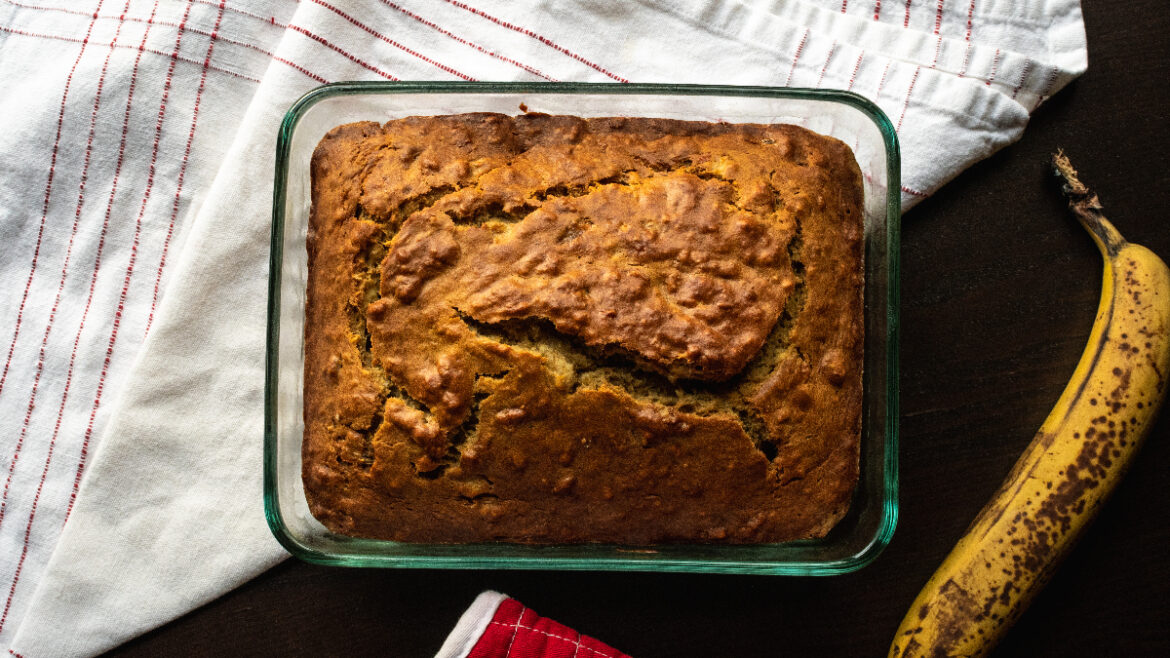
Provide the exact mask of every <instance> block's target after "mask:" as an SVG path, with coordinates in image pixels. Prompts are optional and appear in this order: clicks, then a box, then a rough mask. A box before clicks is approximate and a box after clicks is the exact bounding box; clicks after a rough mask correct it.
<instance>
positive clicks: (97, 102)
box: [0, 0, 130, 632]
mask: <svg viewBox="0 0 1170 658" xmlns="http://www.w3.org/2000/svg"><path fill="white" fill-rule="evenodd" d="M99 7H100V6H99ZM128 9H130V0H126V5H125V6H124V7H123V8H122V13H126V11H127V10H128ZM95 20H96V19H95ZM122 25H123V23H118V27H117V29H116V30H115V31H114V39H113V41H114V42H115V43H116V42H117V41H118V37H119V36H120V35H121V33H122ZM113 54H114V49H113V48H112V47H111V48H110V49H109V51H107V52H106V58H105V61H103V63H102V72H101V74H100V76H99V77H98V83H97V89H96V91H95V92H94V98H93V111H92V112H91V113H90V121H89V137H88V139H87V140H86V144H85V160H84V165H83V166H82V170H81V182H80V185H79V189H78V192H77V210H76V212H75V213H74V219H73V232H72V234H70V236H69V246H68V247H67V249H66V251H65V260H64V262H63V263H62V265H61V282H60V283H59V284H58V286H57V296H56V298H55V299H54V300H53V308H52V310H50V311H49V319H48V322H46V324H45V335H44V338H43V339H42V340H41V350H40V356H39V358H38V360H37V373H36V376H35V377H34V378H33V385H32V391H31V392H30V393H29V398H28V411H27V412H26V413H25V416H24V424H23V425H22V426H21V429H20V440H19V441H18V442H17V446H16V454H14V455H13V457H12V464H11V466H10V468H9V469H8V479H7V481H6V482H5V483H4V499H3V501H2V502H0V524H3V522H4V511H5V508H6V507H7V506H8V489H9V485H11V484H12V474H13V472H14V471H15V468H16V461H17V458H18V457H19V456H20V448H21V446H22V445H23V444H24V438H25V436H27V435H28V428H29V424H30V421H31V420H32V412H33V409H34V408H35V407H36V399H37V392H38V390H39V387H40V382H41V374H42V373H43V372H44V369H45V352H46V347H47V345H48V343H49V334H50V333H51V332H52V330H53V321H54V320H55V319H56V316H57V309H58V308H59V307H60V304H61V293H62V292H63V291H64V290H65V279H66V276H67V275H68V273H69V260H70V257H71V256H72V255H73V239H74V237H76V235H77V227H78V225H79V224H80V222H81V209H82V207H83V206H84V205H85V184H86V181H87V180H88V178H89V164H90V162H91V160H92V158H91V155H92V153H93V138H94V133H95V132H96V130H97V116H98V108H99V107H100V106H101V100H102V89H103V87H104V86H105V81H106V72H107V71H109V66H110V57H111V56H112V55H113ZM104 240H105V227H103V230H102V236H101V239H100V240H99V243H98V256H97V260H101V244H102V241H104ZM94 267H95V268H96V267H97V266H96V264H95V266H94ZM53 445H54V443H53V442H50V443H49V449H48V455H47V457H46V460H45V468H44V471H42V473H41V481H40V484H38V485H37V492H36V494H35V495H34V496H33V502H32V509H31V512H30V514H29V521H28V524H27V525H26V526H25V529H24V546H23V548H22V549H21V551H20V559H19V561H18V562H17V563H16V571H15V572H14V573H13V576H12V584H11V585H10V586H9V588H8V598H7V599H6V600H5V602H4V612H3V613H0V632H2V631H3V630H4V624H5V623H6V622H7V621H8V613H9V611H10V610H11V609H12V599H13V595H14V594H15V593H16V583H18V582H19V581H20V574H21V571H22V570H23V569H24V560H25V558H26V557H27V556H28V543H29V539H31V537H32V525H33V524H32V522H33V518H34V516H35V514H36V509H37V503H38V502H39V501H40V498H41V491H42V490H43V488H44V486H45V476H46V475H47V474H48V471H49V464H50V463H51V462H52V459H53Z"/></svg>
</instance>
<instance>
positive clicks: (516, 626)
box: [491, 607, 528, 658]
mask: <svg viewBox="0 0 1170 658" xmlns="http://www.w3.org/2000/svg"><path fill="white" fill-rule="evenodd" d="M527 611H528V608H524V607H521V609H520V616H519V617H517V618H516V622H515V623H514V624H511V626H512V639H511V640H508V646H507V648H505V649H504V658H508V656H510V655H512V645H513V644H516V636H517V635H519V634H520V620H521V619H523V618H524V613H525V612H527ZM491 623H493V624H497V623H498V624H500V625H501V626H507V625H508V624H504V623H502V622H495V621H493V622H491Z"/></svg>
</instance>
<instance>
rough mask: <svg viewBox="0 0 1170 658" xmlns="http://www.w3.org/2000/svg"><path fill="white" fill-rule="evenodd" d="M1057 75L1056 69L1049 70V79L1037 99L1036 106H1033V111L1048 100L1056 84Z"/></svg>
mask: <svg viewBox="0 0 1170 658" xmlns="http://www.w3.org/2000/svg"><path fill="white" fill-rule="evenodd" d="M1056 73H1057V71H1056V69H1055V68H1053V69H1049V70H1048V79H1047V81H1046V82H1045V83H1044V89H1043V90H1041V92H1040V95H1039V97H1037V99H1036V105H1033V106H1032V109H1035V108H1036V107H1038V106H1039V105H1040V103H1043V102H1044V101H1046V100H1048V94H1049V92H1051V91H1052V86H1053V85H1055V84H1056Z"/></svg>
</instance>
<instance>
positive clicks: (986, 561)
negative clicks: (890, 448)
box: [889, 153, 1170, 658]
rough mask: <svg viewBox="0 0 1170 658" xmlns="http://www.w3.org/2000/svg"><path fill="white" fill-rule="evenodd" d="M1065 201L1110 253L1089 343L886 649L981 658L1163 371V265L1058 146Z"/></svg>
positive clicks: (1151, 398) (1095, 487)
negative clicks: (1120, 226) (1117, 222)
mask: <svg viewBox="0 0 1170 658" xmlns="http://www.w3.org/2000/svg"><path fill="white" fill-rule="evenodd" d="M1053 164H1054V166H1055V167H1056V170H1057V172H1058V173H1059V175H1060V176H1061V177H1063V178H1064V181H1065V185H1064V192H1065V194H1066V195H1067V196H1068V197H1069V207H1070V208H1071V209H1072V211H1073V214H1074V215H1076V217H1077V219H1078V220H1080V222H1081V224H1082V225H1083V226H1084V227H1085V228H1086V229H1087V230H1088V231H1089V233H1090V234H1091V235H1092V237H1093V241H1094V242H1096V243H1097V247H1098V249H1100V251H1101V255H1102V257H1103V258H1104V261H1105V273H1104V280H1103V282H1102V285H1101V302H1100V305H1099V307H1098V309H1097V318H1096V321H1095V323H1094V324H1093V329H1092V332H1091V333H1090V334H1089V342H1088V345H1087V346H1086V347H1085V351H1084V353H1083V354H1082V356H1081V360H1080V362H1079V363H1078V364H1077V367H1076V370H1075V371H1074V372H1073V376H1072V379H1071V380H1070V381H1069V383H1068V386H1067V387H1066V388H1065V389H1064V393H1063V394H1062V395H1061V396H1060V399H1059V400H1058V401H1057V403H1056V407H1055V408H1053V410H1052V413H1051V414H1049V416H1048V419H1047V420H1045V421H1044V424H1043V425H1041V426H1040V431H1039V432H1037V433H1036V436H1035V438H1034V439H1032V442H1031V444H1030V445H1029V446H1028V447H1027V449H1026V450H1025V451H1024V453H1023V455H1021V457H1020V459H1019V461H1018V462H1016V465H1015V467H1014V468H1013V469H1012V471H1011V472H1010V473H1009V474H1008V476H1007V479H1006V480H1005V481H1004V483H1003V485H1002V486H1001V487H1000V488H999V490H998V491H997V492H996V493H995V495H994V496H993V497H992V499H991V501H990V502H989V503H988V504H987V505H986V506H985V507H984V508H983V510H982V511H981V512H980V513H979V515H978V516H977V517H976V518H975V520H974V522H973V523H972V524H971V527H970V528H968V530H967V532H966V534H965V535H964V536H963V538H962V539H960V540H959V543H958V544H957V545H956V546H955V548H954V549H953V550H952V551H951V554H950V555H949V556H947V558H946V560H945V561H944V562H943V564H942V566H940V567H939V569H938V571H936V572H935V574H934V576H932V577H931V579H930V581H929V582H927V584H926V587H925V588H924V589H923V590H922V592H921V593H920V594H919V595H918V598H917V599H915V601H914V603H913V604H912V605H911V607H910V611H909V612H908V613H907V615H906V618H905V619H903V620H902V625H901V626H900V627H899V628H898V631H897V633H896V634H895V636H894V642H893V645H892V646H891V647H890V654H889V655H890V656H891V657H894V656H897V657H898V658H907V657H909V656H927V655H929V656H982V655H985V654H986V653H988V652H989V651H991V649H992V648H993V647H994V646H995V644H996V642H998V641H999V639H1000V638H1001V637H1002V636H1003V635H1004V634H1005V633H1006V632H1007V630H1008V628H1010V627H1011V625H1012V623H1014V622H1015V620H1016V619H1017V618H1018V617H1019V615H1020V614H1021V613H1022V612H1023V611H1024V609H1025V608H1026V607H1027V605H1028V603H1029V602H1031V600H1032V598H1033V597H1034V596H1035V594H1036V593H1037V592H1038V591H1039V590H1040V588H1042V587H1043V586H1044V584H1045V583H1046V582H1047V581H1048V579H1049V577H1050V576H1051V575H1052V573H1053V571H1054V570H1055V568H1056V565H1057V563H1058V562H1059V561H1060V559H1061V558H1062V557H1064V555H1065V554H1066V553H1068V551H1069V549H1070V548H1071V547H1072V545H1073V543H1074V542H1075V541H1076V539H1077V538H1078V537H1079V536H1080V535H1081V534H1082V532H1083V530H1084V529H1085V527H1086V526H1087V524H1088V523H1089V521H1090V520H1091V519H1092V517H1093V516H1094V515H1095V513H1096V511H1097V509H1098V508H1099V507H1100V505H1101V503H1102V502H1104V500H1105V498H1106V497H1107V496H1108V495H1109V494H1110V492H1112V491H1113V489H1114V487H1115V486H1116V485H1117V483H1118V482H1119V481H1120V480H1121V477H1122V475H1124V473H1125V471H1126V469H1127V467H1128V466H1129V464H1130V462H1131V461H1132V460H1133V457H1134V455H1135V454H1136V452H1137V450H1138V447H1139V446H1140V444H1141V442H1142V440H1143V439H1144V438H1145V436H1146V434H1147V433H1148V431H1149V429H1150V427H1151V426H1152V425H1153V421H1154V417H1155V414H1156V412H1157V409H1158V406H1159V405H1160V403H1161V401H1162V398H1163V396H1164V394H1165V392H1166V387H1167V375H1168V374H1170V270H1168V269H1167V267H1166V264H1165V263H1163V262H1162V260H1161V259H1159V258H1158V256H1157V255H1155V254H1154V253H1153V252H1151V251H1150V250H1149V249H1146V248H1145V247H1142V246H1139V245H1135V244H1130V243H1128V242H1126V241H1125V239H1124V238H1123V237H1121V234H1120V233H1118V232H1117V229H1115V228H1114V227H1113V225H1112V224H1111V223H1109V221H1108V220H1106V219H1105V216H1104V214H1103V212H1102V208H1101V204H1100V203H1099V201H1098V200H1097V196H1096V195H1094V194H1091V193H1090V192H1089V190H1088V188H1086V187H1085V186H1084V185H1083V184H1082V183H1081V182H1080V181H1079V180H1078V179H1077V175H1076V171H1075V170H1074V169H1073V168H1072V166H1071V165H1070V164H1069V161H1068V159H1067V158H1065V157H1064V155H1063V154H1062V153H1057V154H1056V155H1055V156H1054V157H1053Z"/></svg>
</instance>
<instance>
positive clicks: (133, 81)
mask: <svg viewBox="0 0 1170 658" xmlns="http://www.w3.org/2000/svg"><path fill="white" fill-rule="evenodd" d="M129 7H130V2H129V0H127V2H126V8H125V9H129ZM125 9H124V10H123V11H125ZM157 12H158V0H155V2H154V6H153V8H152V9H151V11H150V17H151V19H153V18H154V16H155V14H156V13H157ZM124 15H125V14H123V16H124ZM94 18H95V19H96V18H97V13H96V12H95V13H94ZM123 24H124V21H123V22H119V23H118V27H119V28H121V26H122V25H123ZM119 33H120V29H119V30H118V31H115V33H114V40H115V41H117V39H118V35H119ZM149 35H150V25H149V24H148V25H147V28H146V30H144V31H143V33H142V42H141V44H140V45H145V44H146V40H147V38H148V37H149ZM111 52H113V49H112V48H111ZM142 53H143V51H142V50H141V49H140V50H139V51H138V54H137V55H136V56H135V58H134V67H133V68H132V69H131V72H130V86H129V90H128V92H127V95H126V110H125V112H124V113H123V115H122V136H121V140H120V141H119V143H118V159H117V162H116V164H115V165H114V178H113V182H112V183H111V185H110V195H109V198H108V200H107V201H106V211H105V215H104V219H103V221H102V235H101V238H100V239H99V241H98V248H97V254H96V256H95V258H94V266H93V274H92V275H91V277H90V282H89V297H88V298H87V299H86V301H85V310H84V311H83V312H82V314H81V322H80V324H79V325H78V327H77V336H76V337H74V339H73V351H72V353H71V354H70V355H69V370H68V373H67V375H66V378H65V388H64V390H62V392H61V404H60V405H59V406H58V408H57V421H56V423H54V425H53V435H52V437H51V438H50V439H49V449H48V452H47V454H46V455H45V466H44V468H43V469H42V470H41V480H40V482H39V483H38V484H37V491H36V494H35V495H34V496H33V502H32V507H31V508H30V509H29V513H28V523H27V524H26V525H25V530H24V547H23V548H22V549H21V553H20V560H19V561H18V562H17V564H16V571H15V573H14V574H13V576H12V583H11V584H10V585H9V589H8V599H7V601H6V603H5V605H4V615H3V617H0V629H2V628H3V626H4V621H5V619H7V617H8V610H9V607H10V606H11V605H12V600H13V598H14V597H15V595H16V586H17V584H18V583H20V576H21V574H22V572H23V570H24V561H25V558H26V557H27V556H28V542H29V539H30V538H31V537H32V528H33V522H34V521H35V520H36V516H37V508H38V506H39V504H40V500H41V492H42V491H43V490H44V487H45V480H46V479H47V478H48V475H49V467H50V465H51V464H52V462H53V452H54V448H55V447H56V445H57V437H58V436H59V435H60V433H61V421H62V420H63V419H64V417H65V403H66V402H67V401H68V399H69V388H70V386H71V385H72V383H73V369H74V365H75V364H76V362H77V348H78V346H79V345H80V344H81V334H82V332H83V331H84V329H85V320H86V318H87V317H88V316H89V309H90V305H91V303H92V302H93V293H94V289H95V286H96V283H97V274H98V269H99V267H100V264H101V254H102V249H103V247H104V246H105V237H106V232H107V231H108V230H109V226H110V217H111V215H112V213H113V208H114V198H115V197H116V196H117V193H118V178H119V177H120V176H121V174H122V165H123V164H124V163H125V161H126V138H127V136H128V135H129V134H130V109H131V107H132V106H133V103H134V91H135V89H136V88H137V85H138V68H139V65H140V64H141V63H142ZM107 61H108V60H107ZM135 243H136V246H137V236H135ZM135 250H136V248H135ZM132 253H133V252H132ZM131 258H133V256H131Z"/></svg>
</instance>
